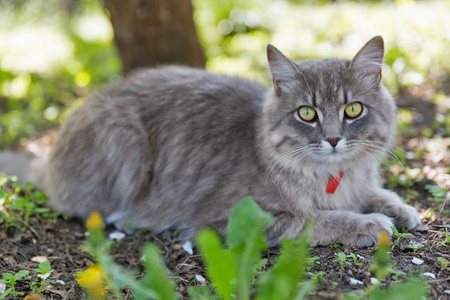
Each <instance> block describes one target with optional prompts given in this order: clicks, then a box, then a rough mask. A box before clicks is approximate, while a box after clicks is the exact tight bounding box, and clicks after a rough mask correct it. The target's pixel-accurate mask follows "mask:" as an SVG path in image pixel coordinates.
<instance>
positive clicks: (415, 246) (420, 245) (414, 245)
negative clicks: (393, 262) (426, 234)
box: [408, 243, 424, 253]
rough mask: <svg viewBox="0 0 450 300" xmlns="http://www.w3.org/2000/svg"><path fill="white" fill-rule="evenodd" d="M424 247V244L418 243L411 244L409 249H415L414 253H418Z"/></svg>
mask: <svg viewBox="0 0 450 300" xmlns="http://www.w3.org/2000/svg"><path fill="white" fill-rule="evenodd" d="M423 247H424V246H423V245H422V244H420V243H417V244H415V243H414V244H410V245H408V248H410V249H413V251H414V253H415V252H416V251H417V250H419V249H421V248H423Z"/></svg>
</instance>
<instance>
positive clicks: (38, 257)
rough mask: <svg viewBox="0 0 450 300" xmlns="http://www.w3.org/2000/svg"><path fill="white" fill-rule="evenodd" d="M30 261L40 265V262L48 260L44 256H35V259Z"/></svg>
mask: <svg viewBox="0 0 450 300" xmlns="http://www.w3.org/2000/svg"><path fill="white" fill-rule="evenodd" d="M31 260H32V261H35V262H38V263H41V262H44V261H46V260H48V259H47V257H45V256H35V257H32V258H31Z"/></svg>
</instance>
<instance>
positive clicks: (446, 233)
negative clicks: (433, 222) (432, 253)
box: [441, 227, 450, 246]
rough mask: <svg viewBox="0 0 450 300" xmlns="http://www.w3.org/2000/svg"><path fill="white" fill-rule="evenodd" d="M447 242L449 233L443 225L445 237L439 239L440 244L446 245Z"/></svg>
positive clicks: (449, 238) (449, 236) (448, 241)
mask: <svg viewBox="0 0 450 300" xmlns="http://www.w3.org/2000/svg"><path fill="white" fill-rule="evenodd" d="M447 243H450V234H449V232H448V229H447V227H445V237H444V239H443V240H442V241H441V245H442V246H447Z"/></svg>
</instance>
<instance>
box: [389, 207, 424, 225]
mask: <svg viewBox="0 0 450 300" xmlns="http://www.w3.org/2000/svg"><path fill="white" fill-rule="evenodd" d="M382 212H383V214H385V215H387V216H389V217H391V218H392V219H393V220H394V223H395V226H396V227H398V228H406V229H413V228H415V227H416V226H417V225H419V224H421V221H420V218H419V213H418V212H417V210H416V209H415V208H414V207H412V206H411V205H408V204H404V203H389V204H386V205H384V207H383V208H382Z"/></svg>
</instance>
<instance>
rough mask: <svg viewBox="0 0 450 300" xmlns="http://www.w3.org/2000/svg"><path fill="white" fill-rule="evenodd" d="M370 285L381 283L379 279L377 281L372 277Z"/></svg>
mask: <svg viewBox="0 0 450 300" xmlns="http://www.w3.org/2000/svg"><path fill="white" fill-rule="evenodd" d="M370 283H371V284H380V282H379V281H378V279H376V278H375V277H370Z"/></svg>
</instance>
